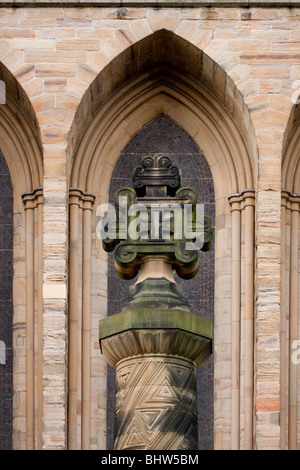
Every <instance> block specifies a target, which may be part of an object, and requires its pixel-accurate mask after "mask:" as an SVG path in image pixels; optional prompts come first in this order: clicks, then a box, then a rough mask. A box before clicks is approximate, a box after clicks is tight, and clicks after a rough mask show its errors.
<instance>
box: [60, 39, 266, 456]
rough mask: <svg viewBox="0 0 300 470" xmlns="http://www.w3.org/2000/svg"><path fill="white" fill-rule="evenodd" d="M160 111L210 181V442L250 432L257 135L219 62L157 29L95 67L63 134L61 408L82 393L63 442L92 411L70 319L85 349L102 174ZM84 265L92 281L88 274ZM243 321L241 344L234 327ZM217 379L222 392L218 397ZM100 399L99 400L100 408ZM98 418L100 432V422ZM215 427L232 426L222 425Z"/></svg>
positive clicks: (106, 175) (102, 308)
mask: <svg viewBox="0 0 300 470" xmlns="http://www.w3.org/2000/svg"><path fill="white" fill-rule="evenodd" d="M175 51H176V53H175ZM187 58H188V59H187ZM160 114H165V115H167V116H169V117H170V118H171V119H172V120H173V121H174V122H175V123H177V124H178V125H179V126H180V127H182V128H183V129H184V130H185V131H186V132H187V133H188V134H189V135H190V136H191V137H192V138H193V139H194V141H195V142H196V144H198V145H199V147H200V148H201V149H202V150H203V152H204V154H205V156H206V159H207V162H208V165H209V167H210V170H211V173H212V176H213V180H214V186H215V197H216V278H215V312H216V323H215V333H214V344H215V351H216V368H215V381H216V384H217V386H216V396H217V397H218V398H217V399H216V400H217V401H216V409H217V410H218V411H217V413H216V414H215V423H216V426H215V447H216V448H220V447H226V446H227V447H230V446H231V447H232V448H238V447H239V446H240V440H241V439H244V441H247V445H251V444H249V442H252V438H253V434H252V433H253V422H252V415H253V408H252V406H253V363H252V360H253V359H252V358H253V321H254V320H253V304H254V296H253V282H254V281H253V251H254V237H253V234H254V194H255V173H256V160H257V155H256V138H255V135H254V130H253V126H252V122H251V118H250V115H249V111H248V109H247V107H246V105H245V103H244V101H243V98H242V96H241V94H240V93H239V91H238V89H237V88H236V87H235V85H234V83H233V82H232V80H231V79H230V78H229V77H228V76H227V75H226V73H225V72H224V71H223V70H222V68H221V67H220V66H219V65H218V64H216V63H215V62H214V61H213V60H212V59H210V58H209V57H208V56H207V55H206V54H205V53H203V52H202V51H201V50H199V49H197V48H196V47H195V46H193V45H192V44H190V43H188V42H187V41H186V40H184V39H182V38H180V37H178V36H176V35H175V34H174V33H171V32H169V31H165V30H161V31H158V32H156V33H154V34H152V35H151V36H149V37H147V38H144V39H143V40H141V41H139V42H138V43H136V44H133V45H132V46H130V47H129V48H128V49H126V50H125V51H124V52H123V53H121V54H120V55H119V56H118V57H116V58H115V59H114V60H113V61H112V62H111V63H110V64H108V66H107V67H106V68H105V69H104V70H103V71H102V72H100V74H99V75H98V76H97V77H96V78H95V80H94V81H93V82H92V84H91V85H90V87H89V89H88V90H87V92H86V93H85V95H84V96H83V98H82V101H81V103H80V105H79V106H78V109H77V112H76V115H75V118H74V121H73V124H72V126H71V131H70V134H69V146H68V151H69V164H70V286H71V287H70V293H69V299H70V302H69V305H70V308H69V317H70V324H69V328H70V329H69V333H70V337H69V345H70V352H69V358H70V360H71V362H70V365H69V373H70V375H69V390H70V392H69V409H70V410H76V403H77V399H78V397H80V399H81V400H82V410H81V413H82V415H81V419H82V433H81V435H82V440H81V444H79V443H78V438H77V426H78V425H77V415H76V413H74V412H72V411H70V414H69V447H70V448H76V447H78V445H79V446H80V445H81V446H82V448H87V447H88V445H89V444H88V443H89V434H88V432H87V429H88V427H89V424H88V423H89V420H90V419H91V417H90V414H89V413H90V412H89V411H87V410H84V400H89V399H91V390H92V388H93V383H94V381H93V380H94V379H93V377H92V378H91V370H90V368H89V367H86V361H85V367H84V368H83V367H82V366H81V365H79V367H78V364H77V357H78V351H79V354H81V351H80V348H81V345H80V344H79V342H78V338H77V329H80V328H82V331H84V332H85V334H84V335H83V334H82V337H84V338H85V341H87V342H86V344H85V345H84V342H82V356H83V348H87V349H86V351H88V348H89V347H90V346H89V345H90V343H89V341H92V340H91V338H92V337H93V334H95V335H98V331H97V330H94V331H93V329H92V326H91V322H93V318H97V319H100V317H105V316H106V314H107V298H106V296H107V286H106V282H107V275H106V274H107V258H106V254H104V253H103V252H102V250H101V243H100V242H99V240H97V238H96V236H95V231H96V223H97V220H96V219H97V218H96V207H97V205H98V204H99V203H104V202H107V200H108V199H107V198H108V190H109V184H110V179H111V176H112V172H113V169H114V166H115V164H116V161H117V159H118V157H119V155H120V152H121V150H122V149H123V148H124V147H125V146H126V144H127V143H128V142H129V141H130V140H131V138H132V137H133V136H134V135H136V133H137V132H138V131H139V130H140V129H141V128H142V127H143V126H145V125H146V124H148V123H149V122H150V121H151V120H153V119H154V118H155V117H157V116H158V115H160ZM228 199H229V201H228ZM93 203H94V206H92V205H93ZM93 207H94V208H93ZM81 224H82V238H81V229H80V227H81ZM242 244H243V245H244V247H245V250H244V252H243V253H242V249H241V247H242ZM81 246H82V253H80V250H79V248H80V247H81ZM91 247H92V248H91ZM91 250H93V253H91ZM81 266H82V267H83V268H84V271H83V275H82V279H81V278H79V276H80V272H81V270H80V268H81ZM91 273H93V279H96V278H97V279H98V281H99V285H98V286H96V285H95V284H93V280H92V275H91ZM99 273H101V275H100V276H99ZM241 278H242V279H243V281H244V282H243V284H241ZM100 284H101V285H100ZM78 285H79V286H82V293H81V292H78V289H77V286H78ZM72 286H75V287H74V288H72ZM91 291H92V295H91ZM90 297H91V298H90ZM84 299H85V300H84ZM86 302H88V304H87V303H86ZM83 305H84V308H83ZM83 312H84V313H83ZM95 321H96V320H95ZM245 324H247V328H245V331H246V335H245V338H244V342H243V348H242V347H241V341H240V331H241V325H245ZM243 327H244V326H243ZM87 329H88V331H89V335H88V334H87ZM224 332H225V333H224ZM88 336H89V338H90V339H89V341H88V340H87V339H86V338H87V337H88ZM96 337H97V336H96ZM94 340H95V338H94ZM222 351H223V352H224V351H226V353H225V354H223V352H222ZM245 351H246V352H245ZM88 354H89V353H88ZM72 357H73V358H74V359H73V360H72ZM99 360H100V359H99ZM240 362H242V364H243V367H242V369H240ZM89 364H91V361H89ZM105 367H106V366H105V364H103V363H102V364H101V372H99V375H98V385H99V381H100V382H101V383H103V384H104V383H105V380H106V379H105ZM228 368H229V372H228ZM240 370H242V372H241V374H243V383H244V384H245V387H244V388H243V387H242V386H241V385H240V384H241V382H242V380H241V376H240ZM226 371H227V372H226ZM81 373H82V374H83V376H82V379H81V380H82V381H83V382H84V383H85V384H87V385H85V390H83V391H80V390H79V389H78V377H79V376H80V374H81ZM226 374H227V375H226ZM95 380H96V378H95ZM91 387H92V388H91ZM101 387H104V385H101ZM105 387H106V385H105ZM224 388H225V389H226V390H228V391H229V393H227V395H226V392H225V395H226V396H223V398H221V395H222V393H223V392H222V390H224ZM84 396H85V398H83V397H84ZM81 397H82V398H81ZM225 402H228V403H227V405H226V406H227V409H228V410H230V409H231V410H232V411H231V415H230V416H229V415H225V414H223V411H222V409H223V405H224V406H225ZM222 403H223V405H222ZM105 406H106V405H105V400H104V401H103V410H102V411H101V412H102V413H104V412H105ZM241 413H244V414H245V426H244V430H241V429H240V414H241ZM246 416H247V419H246ZM248 416H250V418H249V419H248ZM93 418H94V419H97V417H96V416H94V417H93ZM99 423H100V419H99ZM98 427H99V429H100V428H101V427H102V432H103V434H104V433H105V429H104V428H103V424H99V425H98ZM222 427H223V429H225V428H226V427H227V428H228V429H231V432H228V433H226V432H225V433H224V432H223V431H222ZM219 430H220V431H219ZM85 446H87V447H85Z"/></svg>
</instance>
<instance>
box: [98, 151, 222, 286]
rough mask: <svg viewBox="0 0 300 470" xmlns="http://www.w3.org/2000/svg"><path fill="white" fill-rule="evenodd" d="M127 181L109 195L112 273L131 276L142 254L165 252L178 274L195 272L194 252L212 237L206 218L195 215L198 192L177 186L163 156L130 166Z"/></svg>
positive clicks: (108, 248)
mask: <svg viewBox="0 0 300 470" xmlns="http://www.w3.org/2000/svg"><path fill="white" fill-rule="evenodd" d="M133 186H134V188H130V187H123V188H120V189H119V190H118V191H117V192H116V194H115V208H116V220H112V221H110V220H109V218H106V219H107V227H106V234H107V236H106V237H103V238H102V243H103V247H104V249H105V250H106V251H108V252H110V251H114V255H115V264H116V270H117V273H118V275H119V276H120V277H121V278H123V279H132V278H134V277H135V276H136V274H137V273H138V271H139V268H140V265H141V264H142V263H143V258H144V257H145V256H147V255H148V256H149V255H151V256H153V257H155V256H161V255H162V254H164V255H166V254H167V255H168V261H167V262H168V263H170V264H171V265H172V269H174V270H175V271H176V272H177V274H178V275H179V276H180V277H182V278H183V279H191V278H192V277H194V276H195V275H196V274H197V272H198V254H199V251H200V250H201V251H208V250H209V249H210V247H211V242H212V239H213V229H212V227H211V220H210V218H209V217H208V216H206V215H204V214H199V206H200V205H198V195H197V192H196V191H195V190H194V189H193V188H191V187H180V174H179V170H178V168H177V167H175V166H173V165H172V162H171V160H170V159H169V157H167V156H146V157H144V158H143V160H142V165H141V166H138V167H136V168H135V169H134V172H133Z"/></svg>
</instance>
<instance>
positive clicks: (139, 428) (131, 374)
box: [115, 358, 197, 450]
mask: <svg viewBox="0 0 300 470" xmlns="http://www.w3.org/2000/svg"><path fill="white" fill-rule="evenodd" d="M115 448H116V449H144V450H147V449H149V450H150V449H160V450H163V449H168V450H171V449H177V450H180V449H196V448H197V402H196V375H195V369H194V367H193V365H192V364H191V363H189V362H187V361H184V360H181V359H179V358H160V359H158V358H155V359H154V358H140V359H129V360H128V361H122V364H121V366H120V367H119V368H118V369H117V393H116V416H115Z"/></svg>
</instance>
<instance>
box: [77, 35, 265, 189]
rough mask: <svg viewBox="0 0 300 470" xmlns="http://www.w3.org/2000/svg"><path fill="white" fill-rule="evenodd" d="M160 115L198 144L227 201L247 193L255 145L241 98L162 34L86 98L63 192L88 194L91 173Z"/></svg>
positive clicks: (104, 75)
mask: <svg viewBox="0 0 300 470" xmlns="http://www.w3.org/2000/svg"><path fill="white" fill-rule="evenodd" d="M182 109H184V111H185V112H184V113H183V114H182ZM161 112H164V113H165V114H169V115H170V117H171V118H172V119H173V120H175V122H177V123H178V124H179V125H181V126H182V127H184V128H185V129H186V131H187V132H188V133H190V135H191V136H192V137H193V138H194V139H195V140H196V141H197V140H201V141H202V142H203V141H204V140H205V143H206V145H207V147H209V148H210V149H211V150H210V151H209V154H210V155H209V154H208V153H207V155H208V156H207V158H208V161H209V164H210V166H211V167H212V168H215V169H217V170H216V171H214V173H215V178H218V177H217V173H218V174H219V178H220V177H221V180H224V178H223V175H224V174H226V173H227V177H226V180H227V181H228V187H227V188H226V190H225V191H227V192H228V195H229V194H231V193H236V192H239V191H241V190H243V189H245V188H246V187H253V184H254V183H253V178H254V172H255V166H256V145H255V142H256V139H255V137H254V129H253V126H252V121H251V119H250V115H249V111H248V109H247V107H246V105H245V103H244V101H243V99H242V96H241V94H240V93H239V91H238V89H237V88H236V86H235V85H234V84H233V82H232V80H231V79H230V78H229V77H228V76H227V75H226V74H225V72H224V71H223V70H222V68H221V67H220V66H219V65H218V64H216V63H215V62H214V61H213V60H212V59H210V58H209V57H208V56H207V55H206V54H205V53H203V52H202V51H201V50H199V49H198V48H196V46H193V45H192V44H190V43H189V42H188V41H186V40H185V39H182V38H180V37H179V36H177V35H175V34H174V33H172V32H170V31H166V30H160V31H157V32H155V33H154V34H152V35H151V36H148V37H146V38H144V39H142V40H141V41H139V42H138V43H136V44H134V45H132V46H131V47H129V48H128V49H126V50H125V51H124V52H123V53H122V54H120V55H119V56H118V57H116V58H115V59H114V60H113V61H112V62H111V63H110V64H108V66H107V67H105V69H103V71H102V72H101V73H100V74H99V75H98V76H97V77H96V78H95V79H94V81H93V82H92V84H91V85H90V87H89V89H88V90H87V91H86V93H85V95H84V96H83V98H82V101H81V103H80V105H79V106H78V109H77V112H76V115H75V118H74V121H73V124H72V126H71V130H70V136H69V154H70V162H71V163H70V165H71V186H74V187H85V190H87V191H92V192H93V191H94V192H95V189H94V186H95V181H93V179H94V175H95V171H94V170H95V168H96V167H97V168H99V167H101V166H103V164H104V162H105V160H107V159H109V160H108V163H109V164H110V165H112V166H113V165H114V164H115V162H116V159H117V156H118V154H119V151H120V149H121V146H124V145H125V144H126V143H127V142H128V141H129V140H130V138H131V137H132V136H133V135H134V134H135V133H136V132H137V131H138V130H139V128H141V127H142V126H144V125H145V124H147V123H148V122H149V121H150V120H151V119H153V117H155V116H156V115H158V114H160V113H161ZM137 116H138V119H137ZM205 136H206V137H205ZM116 143H117V145H116ZM118 143H119V146H118ZM202 146H203V143H202ZM104 155H105V157H104ZM104 158H105V160H104ZM228 170H229V171H228ZM221 175H222V176H221Z"/></svg>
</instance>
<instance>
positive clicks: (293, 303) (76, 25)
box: [0, 0, 300, 450]
mask: <svg viewBox="0 0 300 470" xmlns="http://www.w3.org/2000/svg"><path fill="white" fill-rule="evenodd" d="M299 26H300V2H298V1H292V2H287V1H284V0H282V1H277V0H276V1H269V2H264V1H254V0H248V1H244V0H241V1H236V2H235V1H230V2H228V1H217V0H212V1H209V2H206V1H204V0H195V1H187V0H174V1H164V0H157V1H151V0H149V1H147V2H143V1H140V0H132V1H129V0H123V1H122V2H118V1H116V0H114V1H112V2H106V1H103V0H95V1H90V2H86V1H85V0H81V1H79V2H73V1H72V0H63V1H57V2H56V0H53V1H51V2H47V1H42V0H27V1H24V2H15V1H14V2H12V1H10V0H7V1H0V56H1V57H0V80H1V81H0V102H1V104H0V181H1V183H2V184H1V192H0V262H1V272H0V448H3V449H15V450H18V449H20V450H32V449H36V450H38V449H46V450H56V449H58V450H67V449H70V450H71V449H85V450H89V449H90V450H95V449H98V450H104V449H107V448H111V446H112V442H111V441H112V438H111V434H112V431H111V429H112V426H113V424H112V421H113V406H114V405H113V403H112V399H111V398H112V395H113V390H114V383H113V381H114V378H113V374H114V371H113V370H110V369H109V366H107V364H106V362H105V360H104V359H103V357H102V354H101V351H100V346H99V332H98V325H99V320H101V319H104V318H106V317H107V316H108V315H111V314H113V313H116V312H117V311H118V309H119V304H118V302H119V300H120V298H121V297H122V296H123V290H124V292H125V290H126V287H124V286H127V284H126V283H127V281H122V282H120V281H119V280H118V279H117V278H116V277H115V273H114V269H113V265H112V261H111V258H110V256H109V254H107V253H106V252H105V251H104V250H103V247H102V243H101V239H100V237H99V231H98V228H97V227H98V223H99V219H100V216H99V207H100V206H101V207H103V204H107V203H108V202H109V201H110V198H112V195H113V193H114V191H115V190H116V189H117V188H118V187H120V186H124V185H130V181H131V176H132V170H133V168H134V167H135V165H136V164H137V162H138V161H139V159H140V158H141V157H143V156H144V155H149V154H151V153H161V154H167V155H168V156H170V158H171V159H172V160H173V161H174V162H175V163H176V166H177V167H178V168H179V170H180V172H181V177H182V178H183V179H184V180H185V182H186V183H187V184H190V183H191V184H192V185H194V186H196V187H197V188H198V192H199V194H200V198H201V201H202V202H203V204H204V205H205V206H206V207H207V210H208V212H209V214H210V216H211V218H212V221H213V226H214V245H213V249H212V250H211V252H210V254H209V257H207V258H206V259H205V261H204V262H203V263H202V265H201V266H202V267H201V266H200V269H199V274H198V275H197V277H196V278H195V280H193V281H192V284H189V282H190V281H184V284H183V289H184V290H185V292H187V296H188V300H189V302H190V305H191V308H192V309H193V311H195V312H196V313H199V312H200V313H201V315H204V316H207V318H210V319H212V320H213V342H212V344H213V345H212V356H211V358H210V360H209V361H210V362H209V364H207V366H205V367H206V368H204V369H203V370H202V369H200V371H199V373H200V375H199V377H198V391H199V399H198V408H199V409H198V414H199V422H200V421H201V423H202V428H201V426H199V449H202V448H203V449H204V448H205V449H224V450H226V449H234V450H235V449H245V450H246V449H247V450H255V449H259V450H261V449H266V450H279V449H283V450H285V449H291V450H294V449H299V448H300V365H299V364H300V310H299V308H300V305H299V294H300V293H299V268H300V265H299V241H300V240H299V236H300V232H299V229H300V227H299V212H300V165H299V156H300V125H299V124H300V114H299V113H300V112H299V109H300V106H299V103H300V101H299V100H300V27H299ZM128 182H129V183H128ZM200 264H201V263H200ZM200 428H201V429H200Z"/></svg>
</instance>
